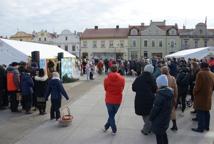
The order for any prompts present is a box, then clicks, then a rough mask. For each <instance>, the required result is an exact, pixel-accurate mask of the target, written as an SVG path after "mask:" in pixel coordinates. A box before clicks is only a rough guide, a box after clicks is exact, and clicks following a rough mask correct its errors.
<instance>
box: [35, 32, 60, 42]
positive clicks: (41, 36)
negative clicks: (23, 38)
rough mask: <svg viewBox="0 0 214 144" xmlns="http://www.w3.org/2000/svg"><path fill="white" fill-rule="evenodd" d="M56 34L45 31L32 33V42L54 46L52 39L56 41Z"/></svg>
mask: <svg viewBox="0 0 214 144" xmlns="http://www.w3.org/2000/svg"><path fill="white" fill-rule="evenodd" d="M56 37H57V34H56V33H49V32H47V31H46V30H45V31H44V30H42V31H40V32H35V31H34V32H33V40H32V41H33V42H37V43H43V44H54V39H56Z"/></svg>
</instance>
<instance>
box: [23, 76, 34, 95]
mask: <svg viewBox="0 0 214 144" xmlns="http://www.w3.org/2000/svg"><path fill="white" fill-rule="evenodd" d="M20 83H21V93H22V95H30V94H33V87H34V83H33V79H32V78H31V76H30V74H28V73H25V72H23V73H22V74H21V81H20Z"/></svg>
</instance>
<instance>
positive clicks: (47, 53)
mask: <svg viewBox="0 0 214 144" xmlns="http://www.w3.org/2000/svg"><path fill="white" fill-rule="evenodd" d="M33 51H39V52H40V58H41V59H53V58H56V57H57V55H58V53H60V52H63V53H64V57H66V58H67V57H71V58H75V56H74V55H72V54H70V53H69V52H67V51H65V50H63V49H61V48H59V47H58V46H54V45H47V44H39V43H33V42H22V41H15V40H8V39H0V64H9V63H11V62H13V61H17V62H19V61H27V60H28V58H29V57H31V52H33Z"/></svg>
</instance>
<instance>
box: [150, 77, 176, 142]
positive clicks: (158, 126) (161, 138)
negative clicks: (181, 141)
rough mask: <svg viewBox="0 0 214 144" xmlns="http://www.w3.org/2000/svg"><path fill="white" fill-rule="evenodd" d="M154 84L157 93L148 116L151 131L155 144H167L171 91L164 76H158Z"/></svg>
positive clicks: (171, 99)
mask: <svg viewBox="0 0 214 144" xmlns="http://www.w3.org/2000/svg"><path fill="white" fill-rule="evenodd" d="M156 83H157V86H158V91H157V96H156V97H155V101H154V105H153V108H152V110H151V114H150V120H151V122H152V131H153V132H154V134H155V135H156V140H157V144H168V138H167V134H166V130H167V129H168V127H169V122H170V115H171V112H172V101H173V91H172V89H171V88H169V87H168V79H167V76H166V75H163V74H162V75H160V76H159V77H158V78H157V79H156Z"/></svg>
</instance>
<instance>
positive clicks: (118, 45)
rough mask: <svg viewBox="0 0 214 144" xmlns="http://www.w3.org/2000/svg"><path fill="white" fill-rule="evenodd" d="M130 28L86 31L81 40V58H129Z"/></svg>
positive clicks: (95, 28) (117, 27)
mask: <svg viewBox="0 0 214 144" xmlns="http://www.w3.org/2000/svg"><path fill="white" fill-rule="evenodd" d="M128 32H129V29H128V28H119V26H116V28H98V26H95V27H94V29H86V30H85V31H84V32H83V33H82V35H81V37H80V39H81V57H87V58H89V59H91V58H102V59H105V58H108V59H110V58H112V59H127V58H128Z"/></svg>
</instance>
